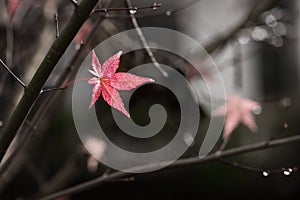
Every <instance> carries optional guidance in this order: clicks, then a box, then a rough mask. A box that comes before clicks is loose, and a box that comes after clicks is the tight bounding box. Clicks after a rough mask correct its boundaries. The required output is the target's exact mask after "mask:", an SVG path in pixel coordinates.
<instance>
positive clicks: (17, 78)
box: [0, 59, 26, 89]
mask: <svg viewBox="0 0 300 200" xmlns="http://www.w3.org/2000/svg"><path fill="white" fill-rule="evenodd" d="M0 63H1V65H2V66H3V67H4V69H5V70H6V71H7V72H8V73H9V74H10V75H11V76H12V77H13V78H14V79H15V80H16V81H17V82H18V83H19V84H20V85H21V86H22V87H23V88H24V89H26V85H25V83H24V82H23V81H21V79H20V78H19V77H18V76H17V75H16V74H14V73H13V72H12V71H11V70H10V69H9V67H8V66H7V65H6V64H5V63H4V62H3V61H2V60H1V59H0Z"/></svg>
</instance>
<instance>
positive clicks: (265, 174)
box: [262, 171, 270, 177]
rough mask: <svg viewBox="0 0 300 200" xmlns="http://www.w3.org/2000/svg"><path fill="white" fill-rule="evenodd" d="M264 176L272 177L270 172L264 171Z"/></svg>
mask: <svg viewBox="0 0 300 200" xmlns="http://www.w3.org/2000/svg"><path fill="white" fill-rule="evenodd" d="M262 175H263V176H264V177H268V176H270V172H269V171H263V172H262Z"/></svg>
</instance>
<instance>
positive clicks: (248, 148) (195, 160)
mask: <svg viewBox="0 0 300 200" xmlns="http://www.w3.org/2000/svg"><path fill="white" fill-rule="evenodd" d="M299 141H300V135H296V136H291V137H287V138H282V139H276V140H272V141H270V142H269V143H268V145H266V143H265V142H259V143H254V144H250V145H245V146H241V147H236V148H232V149H229V150H225V151H223V152H222V153H221V154H218V153H212V154H209V155H207V156H205V157H202V158H199V157H192V158H186V159H180V160H177V161H175V162H173V163H172V164H171V165H169V166H167V167H166V168H164V169H171V168H177V167H186V166H191V165H199V164H203V163H207V162H211V161H215V160H219V159H220V158H227V157H231V156H236V155H241V154H244V153H249V152H254V151H259V150H265V149H268V148H271V147H276V146H280V145H286V144H289V143H293V142H299ZM167 163H169V161H168V162H167V161H166V162H161V163H155V164H149V165H143V166H139V167H135V168H133V169H132V170H131V169H128V170H126V171H133V170H138V171H151V170H152V169H156V168H157V167H158V166H164V165H166V164H167ZM128 176H132V175H131V174H130V173H126V172H122V171H118V172H114V173H111V174H109V175H107V176H105V177H103V176H101V177H99V178H95V179H93V180H90V181H87V182H84V183H81V184H78V185H75V186H73V187H70V188H67V189H64V190H61V191H58V192H55V193H52V194H50V195H47V196H44V197H42V198H40V199H39V200H50V199H55V198H58V197H61V196H65V195H71V194H75V193H78V192H81V191H84V190H87V189H90V188H92V187H95V186H97V185H100V184H102V183H104V182H108V181H110V180H112V179H117V178H123V177H128Z"/></svg>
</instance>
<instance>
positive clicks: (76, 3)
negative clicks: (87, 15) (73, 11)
mask: <svg viewBox="0 0 300 200" xmlns="http://www.w3.org/2000/svg"><path fill="white" fill-rule="evenodd" d="M70 1H71V3H72V4H73V5H74V6H75V8H76V7H77V6H78V2H77V1H76V0H70Z"/></svg>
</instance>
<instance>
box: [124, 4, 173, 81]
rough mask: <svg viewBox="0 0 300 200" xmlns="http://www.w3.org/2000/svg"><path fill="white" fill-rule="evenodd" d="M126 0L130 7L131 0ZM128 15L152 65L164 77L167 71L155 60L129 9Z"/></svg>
mask: <svg viewBox="0 0 300 200" xmlns="http://www.w3.org/2000/svg"><path fill="white" fill-rule="evenodd" d="M126 1H127V4H128V7H130V8H131V7H132V3H131V0H126ZM129 15H130V19H131V22H132V24H133V26H134V28H135V30H136V32H137V34H138V36H139V38H140V40H141V42H142V44H143V46H144V48H145V49H146V51H147V54H148V56H149V57H150V59H151V61H152V63H153V64H154V66H155V67H156V68H157V70H158V71H159V72H160V73H161V74H162V75H163V76H164V77H168V76H169V75H168V73H167V72H166V71H165V70H164V69H163V68H162V67H161V65H160V64H159V63H158V62H157V60H156V58H155V57H154V54H153V52H152V51H151V48H150V47H149V44H148V42H147V40H146V38H145V36H144V34H143V32H142V30H141V28H140V26H139V24H138V22H137V20H136V17H135V15H134V14H132V13H130V11H129Z"/></svg>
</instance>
